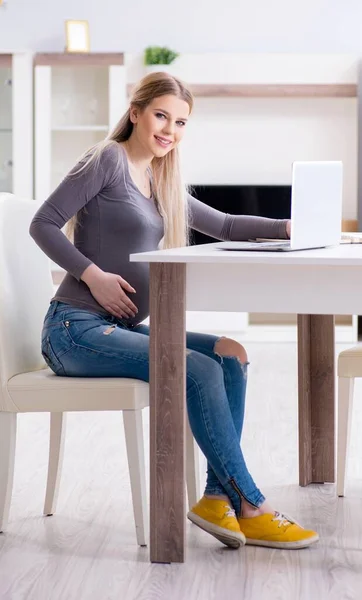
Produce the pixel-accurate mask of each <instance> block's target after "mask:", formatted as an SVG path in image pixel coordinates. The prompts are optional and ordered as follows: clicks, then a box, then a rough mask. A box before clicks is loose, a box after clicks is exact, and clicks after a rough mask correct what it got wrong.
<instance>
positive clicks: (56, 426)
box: [43, 412, 66, 516]
mask: <svg viewBox="0 0 362 600" xmlns="http://www.w3.org/2000/svg"><path fill="white" fill-rule="evenodd" d="M65 430H66V413H56V412H52V413H50V435H49V463H48V479H47V487H46V493H45V502H44V511H43V512H44V515H47V516H50V515H52V514H54V513H55V510H56V505H57V500H58V493H59V484H60V477H61V473H62V465H63V456H64V440H65Z"/></svg>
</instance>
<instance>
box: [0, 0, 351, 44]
mask: <svg viewBox="0 0 362 600" xmlns="http://www.w3.org/2000/svg"><path fill="white" fill-rule="evenodd" d="M65 19H88V21H89V23H90V28H91V44H92V51H107V50H114V51H116V50H118V51H128V52H133V51H137V50H139V49H140V48H144V47H145V46H146V45H147V44H154V43H160V44H169V45H171V46H173V47H175V48H176V49H178V50H179V51H181V52H209V51H218V52H224V51H229V52H311V53H317V52H326V53H329V52H336V53H343V52H352V53H355V54H359V53H362V36H361V23H362V2H361V1H360V0H299V2H296V1H295V0H294V1H293V0H273V2H271V1H270V0H248V1H246V0H224V2H220V0H183V1H182V2H176V1H175V0H152V1H150V0H102V2H99V1H96V0H61V1H60V2H59V1H55V0H8V3H7V6H5V7H2V8H0V46H1V47H2V48H19V49H23V48H29V49H34V50H37V51H39V50H44V51H61V50H63V47H64V27H63V22H64V20H65Z"/></svg>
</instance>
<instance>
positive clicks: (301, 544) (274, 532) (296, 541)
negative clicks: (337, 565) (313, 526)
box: [238, 512, 319, 549]
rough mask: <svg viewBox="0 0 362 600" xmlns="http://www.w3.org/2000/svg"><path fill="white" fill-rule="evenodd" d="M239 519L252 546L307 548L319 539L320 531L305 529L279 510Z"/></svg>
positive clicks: (247, 541)
mask: <svg viewBox="0 0 362 600" xmlns="http://www.w3.org/2000/svg"><path fill="white" fill-rule="evenodd" d="M238 521H239V525H240V529H241V531H242V532H243V533H244V534H245V537H246V543H247V544H250V545H251V546H266V547H268V548H284V549H285V548H286V549H288V548H289V549H298V548H306V547H307V546H310V545H311V544H314V543H315V542H318V540H319V535H318V533H316V532H315V531H311V530H308V529H304V528H303V527H301V526H300V525H298V523H296V522H295V521H292V520H291V519H289V517H286V516H284V515H282V514H280V513H278V512H276V513H274V514H270V513H269V514H265V515H261V516H260V517H252V518H251V519H244V518H243V517H240V518H239V519H238Z"/></svg>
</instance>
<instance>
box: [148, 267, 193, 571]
mask: <svg viewBox="0 0 362 600" xmlns="http://www.w3.org/2000/svg"><path fill="white" fill-rule="evenodd" d="M185 288H186V265H185V264H177V263H151V264H150V488H151V492H150V504H151V507H150V508H151V510H150V513H151V514H150V517H151V522H150V558H151V562H158V563H170V562H184V558H185V557H184V545H185V483H184V479H185V477H184V473H185V458H184V446H185V438H184V436H185V396H186V333H185V298H186V292H185Z"/></svg>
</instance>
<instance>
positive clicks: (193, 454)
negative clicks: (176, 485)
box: [186, 417, 200, 510]
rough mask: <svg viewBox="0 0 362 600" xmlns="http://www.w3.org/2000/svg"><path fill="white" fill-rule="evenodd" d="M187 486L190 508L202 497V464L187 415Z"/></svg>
mask: <svg viewBox="0 0 362 600" xmlns="http://www.w3.org/2000/svg"><path fill="white" fill-rule="evenodd" d="M186 487H187V498H188V501H189V508H190V510H191V508H192V507H193V506H194V505H195V504H196V502H198V501H199V499H200V465H199V447H198V445H197V443H196V441H195V439H194V436H193V434H192V431H191V427H190V424H189V420H188V418H187V417H186Z"/></svg>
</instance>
